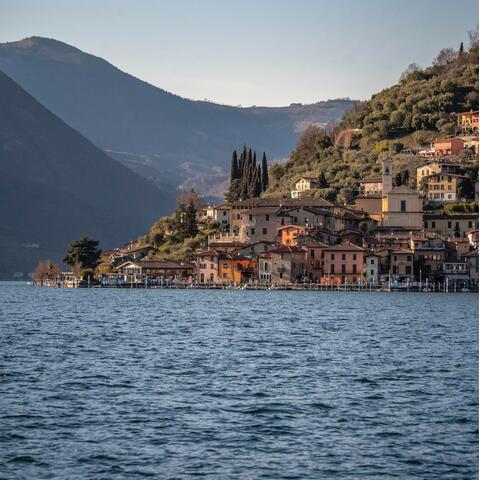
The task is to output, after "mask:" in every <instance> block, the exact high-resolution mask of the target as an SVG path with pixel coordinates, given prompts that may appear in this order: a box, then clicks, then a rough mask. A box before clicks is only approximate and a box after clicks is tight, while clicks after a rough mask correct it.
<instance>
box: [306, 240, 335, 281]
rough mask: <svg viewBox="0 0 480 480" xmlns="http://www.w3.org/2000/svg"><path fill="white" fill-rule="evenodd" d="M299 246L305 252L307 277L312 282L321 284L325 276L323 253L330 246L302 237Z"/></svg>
mask: <svg viewBox="0 0 480 480" xmlns="http://www.w3.org/2000/svg"><path fill="white" fill-rule="evenodd" d="M299 245H300V246H301V248H302V249H303V250H304V252H305V277H307V278H308V279H309V280H310V282H317V283H318V282H321V280H322V275H323V252H324V250H325V249H326V248H328V247H329V245H327V244H325V243H322V242H319V241H317V240H315V239H313V238H311V237H301V238H300V239H299Z"/></svg>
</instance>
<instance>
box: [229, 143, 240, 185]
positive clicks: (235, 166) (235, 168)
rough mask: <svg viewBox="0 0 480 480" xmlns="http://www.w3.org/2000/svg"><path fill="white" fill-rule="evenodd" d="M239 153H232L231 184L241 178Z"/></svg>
mask: <svg viewBox="0 0 480 480" xmlns="http://www.w3.org/2000/svg"><path fill="white" fill-rule="evenodd" d="M239 176H240V175H239V171H238V158H237V151H236V150H234V151H233V153H232V163H231V166H230V183H232V182H233V181H234V180H236V179H237V178H239Z"/></svg>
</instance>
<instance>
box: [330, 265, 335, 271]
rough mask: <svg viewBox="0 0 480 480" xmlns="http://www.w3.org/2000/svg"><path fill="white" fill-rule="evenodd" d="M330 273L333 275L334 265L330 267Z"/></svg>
mask: <svg viewBox="0 0 480 480" xmlns="http://www.w3.org/2000/svg"><path fill="white" fill-rule="evenodd" d="M330 273H335V265H333V263H332V264H331V265H330Z"/></svg>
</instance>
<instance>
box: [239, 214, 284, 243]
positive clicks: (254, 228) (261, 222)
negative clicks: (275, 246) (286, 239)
mask: <svg viewBox="0 0 480 480" xmlns="http://www.w3.org/2000/svg"><path fill="white" fill-rule="evenodd" d="M241 219H242V222H241V225H240V240H241V241H243V242H245V243H255V242H259V241H266V242H275V241H276V240H277V239H278V238H279V237H278V230H279V228H281V227H282V226H284V225H289V224H290V223H291V222H292V218H291V216H290V215H288V214H287V213H285V212H284V211H283V210H282V209H281V208H279V207H277V206H274V207H258V208H252V209H250V210H245V211H243V212H242V213H241Z"/></svg>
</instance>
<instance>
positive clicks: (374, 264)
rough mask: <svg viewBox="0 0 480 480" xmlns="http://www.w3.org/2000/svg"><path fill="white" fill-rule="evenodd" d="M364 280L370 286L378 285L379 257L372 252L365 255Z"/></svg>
mask: <svg viewBox="0 0 480 480" xmlns="http://www.w3.org/2000/svg"><path fill="white" fill-rule="evenodd" d="M365 280H366V282H368V283H370V284H372V285H378V284H379V283H380V257H379V255H378V254H376V253H375V252H374V251H370V252H369V253H368V254H366V255H365Z"/></svg>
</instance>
